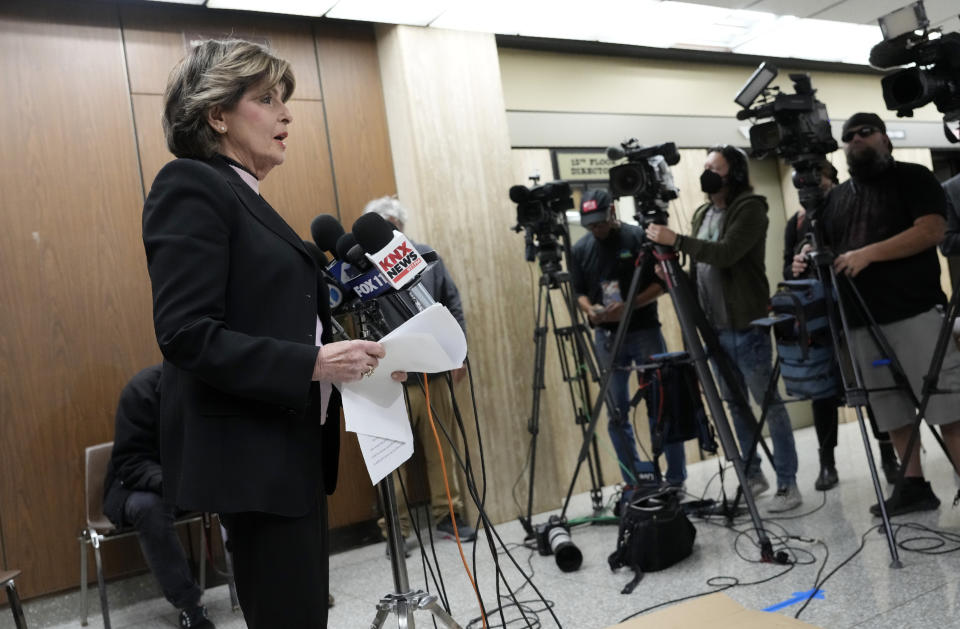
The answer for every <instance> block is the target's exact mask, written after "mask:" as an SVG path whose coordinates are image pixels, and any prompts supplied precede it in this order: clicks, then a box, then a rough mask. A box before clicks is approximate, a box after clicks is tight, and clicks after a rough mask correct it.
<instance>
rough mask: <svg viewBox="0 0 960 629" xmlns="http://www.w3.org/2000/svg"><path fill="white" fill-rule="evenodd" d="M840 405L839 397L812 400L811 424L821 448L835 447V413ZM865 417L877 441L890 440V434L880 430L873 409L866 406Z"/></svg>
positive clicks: (836, 417) (836, 418)
mask: <svg viewBox="0 0 960 629" xmlns="http://www.w3.org/2000/svg"><path fill="white" fill-rule="evenodd" d="M839 406H840V397H839V396H836V395H835V396H832V397H827V398H821V399H819V400H814V401H813V425H814V427H815V428H816V429H817V443H819V444H820V449H821V450H833V449H834V448H836V447H837V424H838V422H839V419H838V416H837V413H838V408H839ZM867 419H868V420H869V421H870V428H871V430H872V432H873V436H874V438H875V439H876V440H877V441H879V442H881V443H882V442H888V441H890V435H888V434H887V433H885V432H880V429H879V428H877V420H876V419H874V417H873V411H872V410H871V409H870V407H869V406H867Z"/></svg>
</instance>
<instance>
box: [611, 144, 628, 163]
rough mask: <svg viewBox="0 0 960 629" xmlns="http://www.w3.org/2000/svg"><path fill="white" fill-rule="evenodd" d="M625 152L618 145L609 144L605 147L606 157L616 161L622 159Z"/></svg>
mask: <svg viewBox="0 0 960 629" xmlns="http://www.w3.org/2000/svg"><path fill="white" fill-rule="evenodd" d="M626 155H627V153H626V151H624V150H623V149H622V148H620V147H619V146H611V147H608V148H607V159H609V160H612V161H616V160H618V159H623V158H624V157H626Z"/></svg>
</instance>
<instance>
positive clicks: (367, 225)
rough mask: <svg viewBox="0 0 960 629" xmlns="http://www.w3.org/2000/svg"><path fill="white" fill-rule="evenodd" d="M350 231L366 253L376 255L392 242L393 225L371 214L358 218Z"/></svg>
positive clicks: (377, 215)
mask: <svg viewBox="0 0 960 629" xmlns="http://www.w3.org/2000/svg"><path fill="white" fill-rule="evenodd" d="M352 231H353V235H354V236H355V237H356V239H357V240H356V242H357V244H358V245H360V246H361V247H362V248H363V250H364V251H366V252H367V253H376V252H377V251H380V250H381V249H383V248H384V247H386V246H387V245H388V244H389V243H390V241H391V240H393V225H391V224H390V223H388V222H387V221H386V219H384V218H383V217H382V216H380V215H379V214H375V213H373V212H370V213H368V214H364V215H362V216H361V217H360V218H358V219H357V221H356V222H355V223H354V224H353V230H352Z"/></svg>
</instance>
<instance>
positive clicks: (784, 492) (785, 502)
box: [767, 485, 803, 513]
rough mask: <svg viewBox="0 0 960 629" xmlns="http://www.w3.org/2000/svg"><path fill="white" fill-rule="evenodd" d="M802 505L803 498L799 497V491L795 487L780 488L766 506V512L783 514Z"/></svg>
mask: <svg viewBox="0 0 960 629" xmlns="http://www.w3.org/2000/svg"><path fill="white" fill-rule="evenodd" d="M802 503H803V496H801V495H800V489H799V488H798V487H797V486H796V485H791V486H790V487H780V488H779V489H777V493H776V494H774V496H773V498H772V499H771V501H770V504H769V505H767V511H768V512H770V513H783V512H785V511H790V510H791V509H796V508H797V507H799V506H800V505H801V504H802Z"/></svg>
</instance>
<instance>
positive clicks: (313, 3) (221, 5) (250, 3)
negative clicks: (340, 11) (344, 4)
mask: <svg viewBox="0 0 960 629" xmlns="http://www.w3.org/2000/svg"><path fill="white" fill-rule="evenodd" d="M334 3H335V0H207V7H208V8H211V9H236V10H239V11H260V12H261V13H283V14H285V15H307V16H311V17H320V16H322V15H323V14H324V13H326V12H327V11H329V10H330V7H332V6H333V5H334Z"/></svg>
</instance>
